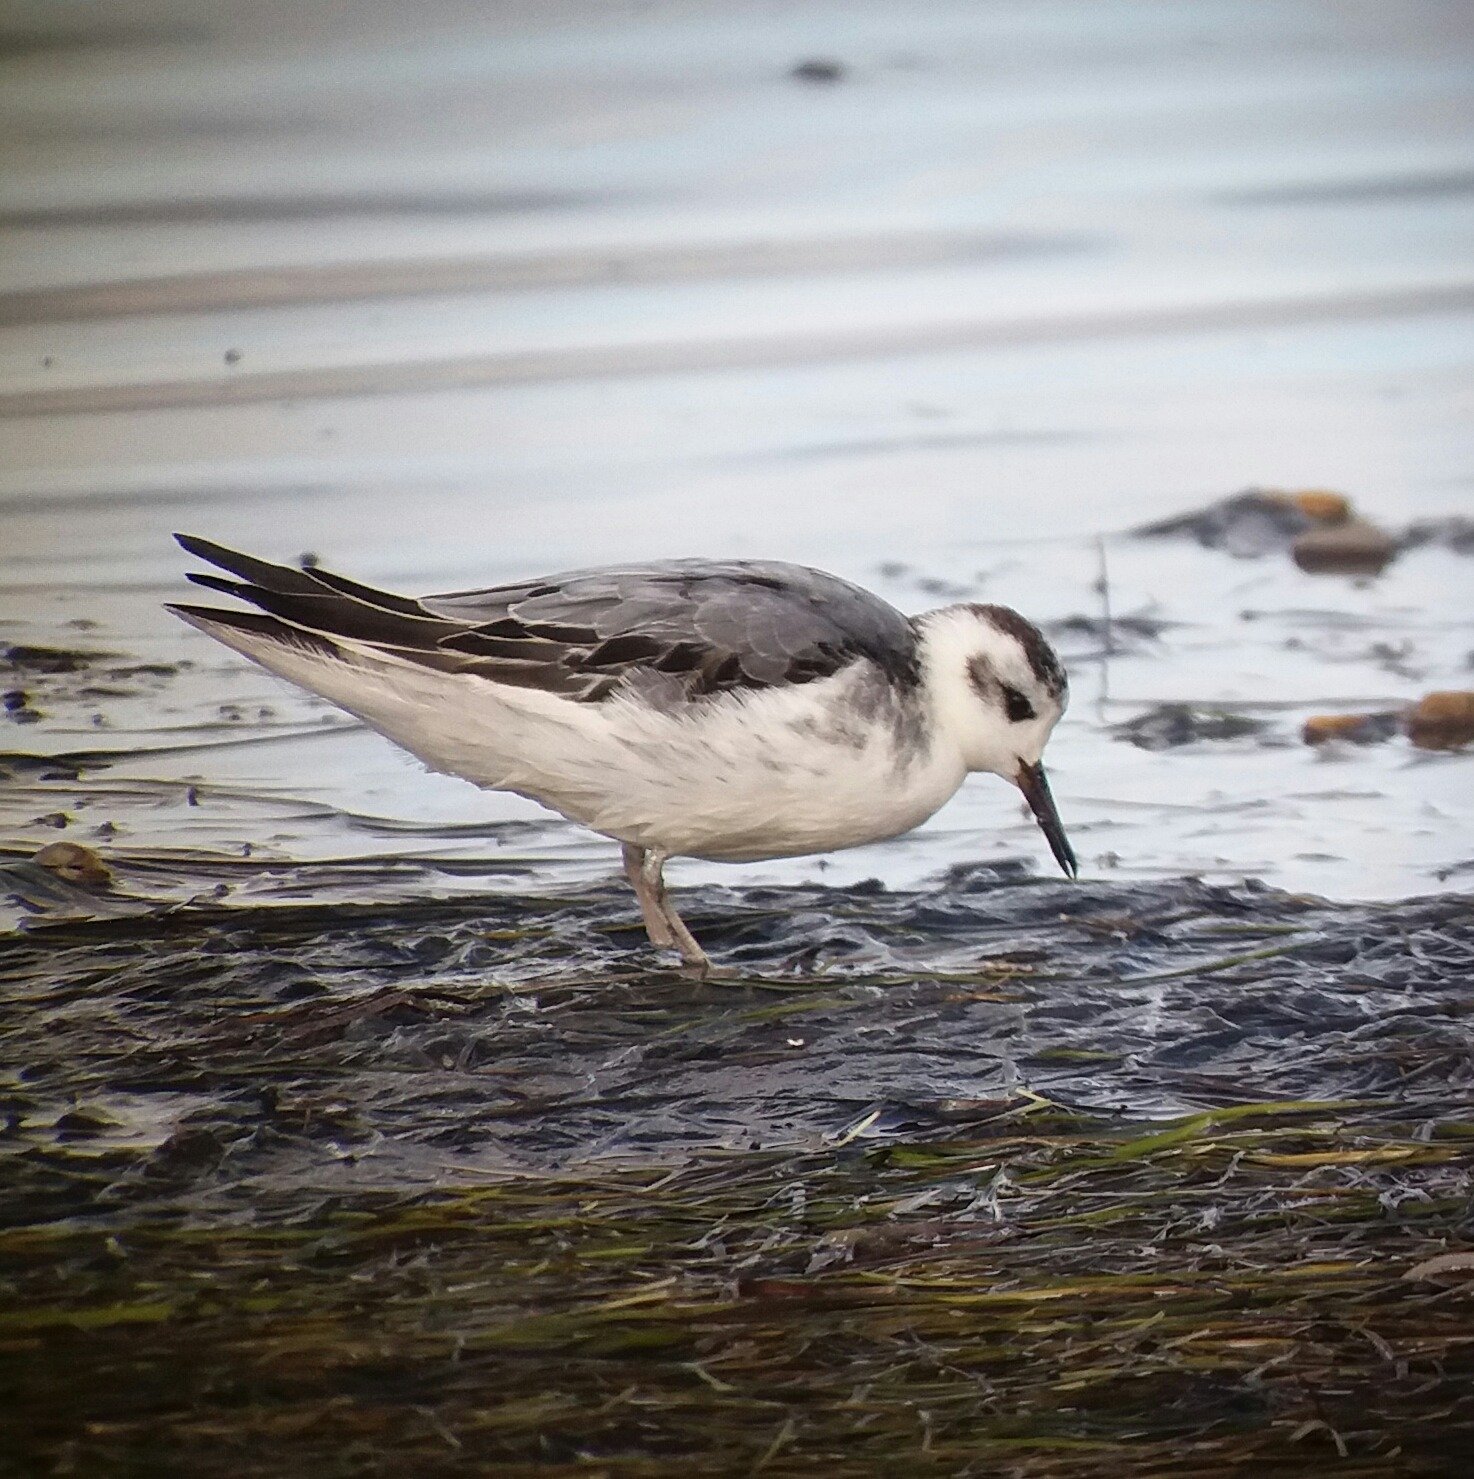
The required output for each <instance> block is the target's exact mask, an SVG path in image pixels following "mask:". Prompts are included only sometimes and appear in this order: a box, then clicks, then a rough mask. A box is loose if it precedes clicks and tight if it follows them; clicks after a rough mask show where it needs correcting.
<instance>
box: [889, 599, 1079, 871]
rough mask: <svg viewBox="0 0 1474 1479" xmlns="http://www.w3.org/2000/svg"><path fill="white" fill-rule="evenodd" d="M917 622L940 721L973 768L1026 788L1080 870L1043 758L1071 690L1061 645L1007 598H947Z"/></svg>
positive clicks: (1065, 863)
mask: <svg viewBox="0 0 1474 1479" xmlns="http://www.w3.org/2000/svg"><path fill="white" fill-rule="evenodd" d="M916 629H917V631H918V632H919V633H920V635H921V664H922V672H923V676H924V678H925V682H926V686H927V690H928V693H929V695H930V698H931V703H932V713H933V715H934V717H935V719H936V721H937V726H938V729H939V730H940V732H941V733H942V734H944V735H946V736H947V737H948V738H949V739H950V740H951V742H952V743H953V744H954V745H956V747H957V750H958V753H959V754H960V755H961V756H962V763H963V765H964V766H966V768H967V769H968V770H970V771H973V770H988V771H992V772H993V773H994V774H995V775H1001V776H1002V777H1003V778H1004V779H1005V780H1007V781H1011V782H1012V783H1013V784H1014V785H1016V786H1017V787H1018V788H1019V789H1020V790H1021V791H1022V792H1023V793H1024V796H1025V798H1026V799H1027V800H1028V803H1029V805H1030V806H1031V807H1032V808H1033V811H1034V815H1035V816H1036V817H1037V818H1038V820H1039V825H1040V826H1041V827H1042V828H1043V829H1044V835H1045V836H1046V837H1047V838H1048V839H1049V846H1050V848H1051V850H1052V851H1053V853H1054V856H1055V858H1056V859H1057V860H1058V862H1059V865H1060V867H1062V868H1063V869H1064V870H1065V871H1066V872H1067V873H1069V874H1071V875H1073V874H1074V873H1075V871H1076V869H1075V856H1074V854H1073V853H1072V852H1071V851H1070V844H1069V842H1068V841H1067V840H1066V838H1065V832H1064V826H1063V824H1062V823H1061V822H1060V819H1059V813H1058V812H1057V811H1056V810H1055V806H1054V798H1053V797H1052V796H1051V795H1050V793H1049V782H1048V780H1047V779H1046V778H1045V774H1044V766H1043V764H1042V760H1043V755H1044V746H1045V744H1046V742H1047V741H1048V739H1049V736H1050V734H1051V733H1053V731H1054V726H1055V725H1056V724H1057V723H1059V718H1060V715H1061V714H1063V713H1064V711H1065V705H1066V704H1067V703H1068V702H1069V696H1070V690H1069V681H1068V679H1067V678H1066V677H1065V670H1064V667H1063V665H1062V664H1061V663H1060V660H1059V658H1058V657H1057V656H1056V655H1055V651H1054V649H1053V648H1052V647H1051V646H1050V645H1049V643H1048V642H1047V641H1045V639H1044V634H1043V633H1042V632H1041V631H1040V630H1039V628H1038V627H1036V626H1035V625H1034V624H1033V623H1032V622H1030V621H1026V620H1025V619H1024V618H1023V617H1022V616H1020V615H1019V614H1018V612H1017V611H1014V610H1012V609H1011V608H1010V607H1008V606H985V605H965V606H944V607H943V608H942V609H941V610H939V611H928V612H927V613H926V614H925V615H924V616H918V617H917V618H916Z"/></svg>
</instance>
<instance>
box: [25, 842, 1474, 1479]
mask: <svg viewBox="0 0 1474 1479" xmlns="http://www.w3.org/2000/svg"><path fill="white" fill-rule="evenodd" d="M691 912H692V914H693V916H699V917H701V919H702V925H703V929H704V931H705V933H706V936H707V938H709V939H710V940H711V942H712V943H713V945H714V946H715V947H716V949H717V953H718V956H719V959H720V963H721V964H722V966H723V967H724V971H725V979H723V980H720V981H718V982H715V983H712V984H708V985H703V986H696V985H693V984H692V983H691V982H689V981H686V980H684V979H682V978H680V977H678V976H676V975H674V974H673V973H670V972H667V971H664V970H661V969H658V968H654V967H653V966H652V965H651V962H650V959H649V957H648V956H646V955H643V954H642V953H641V951H640V949H639V946H638V941H637V938H636V932H635V931H634V929H633V928H632V926H631V924H630V921H629V919H628V913H629V911H628V908H627V900H625V899H624V898H623V896H622V895H620V894H617V893H614V892H612V891H608V890H603V889H589V890H582V891H577V892H575V893H571V894H564V895H557V896H553V895H545V896H541V897H539V896H518V897H509V896H492V897H487V898H482V899H476V900H465V899H457V900H455V901H452V902H447V901H443V900H442V901H435V900H425V901H423V902H422V903H420V904H418V905H411V906H395V907H394V908H392V909H386V908H384V907H383V906H369V905H365V906H363V907H361V908H358V909H354V908H351V907H344V906H340V905H336V904H334V905H331V906H318V905H314V904H312V903H311V902H302V903H297V904H282V903H274V904H270V905H255V906H247V905H239V904H238V905H234V906H232V907H223V906H196V907H192V908H184V909H180V908H172V909H168V910H156V911H154V912H151V913H149V914H147V915H142V916H136V917H129V918H124V919H101V920H90V921H89V920H80V921H79V920H70V921H68V920H59V921H57V922H55V923H50V924H46V923H43V924H41V925H39V926H37V927H33V928H32V929H31V930H29V931H27V932H26V933H24V934H21V935H14V936H9V937H4V938H0V1003H3V1006H0V1024H3V1025H0V1063H3V1064H4V1065H7V1067H6V1069H5V1070H4V1080H3V1083H4V1088H3V1096H4V1108H5V1111H6V1114H7V1116H8V1119H7V1124H6V1129H5V1134H4V1138H3V1140H0V1147H3V1149H0V1167H3V1175H4V1178H5V1185H6V1196H5V1198H4V1203H3V1218H4V1223H5V1226H4V1230H3V1231H0V1287H3V1291H4V1298H3V1302H0V1382H3V1386H4V1389H5V1391H6V1393H7V1401H6V1402H5V1403H4V1404H3V1406H0V1451H3V1452H8V1453H11V1454H13V1455H16V1456H17V1457H18V1460H19V1461H21V1462H24V1463H25V1464H27V1465H31V1466H36V1467H41V1468H43V1469H51V1470H57V1469H60V1470H62V1471H66V1470H68V1469H70V1470H71V1471H72V1472H116V1471H119V1470H128V1471H131V1470H132V1469H135V1468H138V1469H145V1468H146V1469H150V1470H152V1471H157V1470H158V1469H159V1468H161V1467H162V1468H165V1469H172V1468H178V1469H185V1470H188V1471H189V1472H190V1473H195V1474H211V1473H216V1472H219V1473H225V1472H227V1471H228V1472H230V1473H232V1474H239V1473H266V1472H300V1471H301V1470H303V1469H304V1468H306V1467H308V1466H309V1465H311V1466H315V1467H321V1468H322V1469H323V1470H324V1471H325V1472H328V1473H365V1472H389V1471H394V1472H415V1473H426V1474H435V1473H442V1472H443V1473H452V1472H477V1471H484V1470H485V1469H487V1468H488V1467H490V1468H494V1469H495V1471H496V1472H498V1473H508V1474H518V1473H529V1474H530V1473H533V1472H536V1473H560V1472H567V1473H574V1472H578V1473H588V1472H594V1473H601V1472H602V1473H608V1474H611V1475H614V1474H617V1475H641V1474H656V1473H663V1472H668V1471H669V1469H670V1468H671V1467H672V1466H673V1465H676V1464H681V1465H686V1466H688V1467H690V1468H692V1469H694V1470H695V1471H697V1472H710V1473H752V1472H764V1473H770V1474H784V1473H799V1472H825V1473H834V1474H870V1473H876V1472H889V1471H891V1470H892V1469H897V1468H899V1467H900V1466H902V1465H906V1464H915V1463H924V1464H931V1465H933V1466H935V1467H938V1468H940V1469H942V1470H943V1471H946V1472H956V1473H977V1474H995V1473H1009V1474H1019V1475H1044V1474H1048V1475H1068V1476H1077V1475H1078V1476H1082V1479H1084V1476H1093V1475H1105V1474H1119V1473H1120V1472H1122V1471H1123V1469H1124V1470H1125V1471H1128V1472H1132V1473H1141V1474H1169V1473H1171V1474H1177V1473H1182V1472H1185V1471H1187V1470H1188V1469H1189V1468H1191V1469H1193V1470H1196V1471H1199V1472H1203V1473H1208V1474H1237V1473H1243V1472H1245V1471H1246V1470H1248V1469H1250V1468H1254V1469H1256V1470H1258V1471H1260V1472H1264V1473H1269V1474H1291V1473H1300V1472H1304V1471H1305V1469H1306V1467H1308V1466H1310V1465H1312V1464H1314V1463H1316V1462H1318V1461H1320V1460H1323V1459H1325V1458H1329V1457H1335V1458H1337V1460H1338V1462H1339V1464H1340V1466H1341V1469H1342V1471H1344V1472H1348V1473H1353V1474H1355V1473H1366V1474H1371V1473H1378V1474H1385V1473H1408V1474H1439V1473H1452V1472H1455V1471H1456V1468H1455V1464H1456V1462H1457V1456H1458V1455H1460V1454H1462V1453H1464V1452H1466V1451H1467V1445H1468V1443H1469V1442H1470V1440H1471V1438H1474V1398H1471V1396H1470V1393H1471V1392H1474V1383H1471V1381H1470V1378H1471V1376H1474V1340H1471V1338H1470V1330H1471V1328H1474V1327H1471V1321H1470V1294H1471V1290H1474V1283H1471V1281H1470V1280H1469V1278H1468V1276H1467V1268H1466V1263H1465V1262H1461V1261H1460V1260H1459V1259H1457V1258H1455V1259H1452V1260H1450V1259H1448V1257H1447V1255H1449V1254H1450V1253H1458V1252H1460V1251H1461V1250H1466V1249H1468V1248H1469V1247H1470V1246H1471V1243H1474V1225H1471V1223H1470V1174H1471V1169H1474V1120H1471V1118H1470V1115H1469V1113H1468V1105H1469V1103H1470V1102H1471V1101H1474V1091H1471V1085H1474V1064H1471V1060H1470V1055H1469V1050H1468V1011H1469V996H1468V981H1469V979H1470V966H1471V964H1474V930H1471V929H1470V916H1471V912H1474V911H1471V907H1470V901H1469V900H1468V899H1464V898H1459V897H1457V896H1443V897H1439V898H1433V899H1426V900H1413V901H1404V902H1402V903H1400V904H1397V905H1377V906H1335V905H1328V904H1325V903H1323V902H1320V901H1315V900H1308V899H1299V898H1294V897H1292V896H1288V895H1284V894H1278V893H1275V892H1274V891H1272V890H1267V889H1263V888H1242V889H1224V888H1212V887H1208V886H1205V885H1202V884H1194V883H1191V882H1183V883H1179V884H1175V885H1168V886H1153V887H1149V886H1146V885H1137V886H1106V885H1099V884H1088V885H1081V886H1078V887H1069V886H1066V885H1056V884H1053V883H1044V882H1037V881H1033V880H1030V879H1028V878H1026V877H1014V878H1008V877H1006V876H1005V877H1004V878H1001V879H1000V878H998V877H996V876H987V875H986V874H985V873H984V872H982V871H981V870H980V871H979V872H977V873H976V874H974V875H971V876H968V875H963V876H958V877H954V878H952V879H950V880H949V881H948V882H947V883H946V884H945V885H944V886H942V887H939V888H937V889H935V890H933V891H931V892H929V893H923V894H890V893H887V892H885V891H883V890H875V889H857V890H823V889H753V890H749V891H746V892H744V893H732V892H729V891H725V890H715V889H714V890H707V891H704V892H699V893H698V894H697V896H696V898H695V899H694V901H693V908H692V911H691Z"/></svg>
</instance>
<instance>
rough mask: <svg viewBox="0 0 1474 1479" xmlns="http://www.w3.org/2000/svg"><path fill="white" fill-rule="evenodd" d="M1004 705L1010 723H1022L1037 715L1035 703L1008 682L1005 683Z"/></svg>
mask: <svg viewBox="0 0 1474 1479" xmlns="http://www.w3.org/2000/svg"><path fill="white" fill-rule="evenodd" d="M1003 707H1004V709H1005V711H1006V712H1007V714H1008V722H1009V723H1010V724H1022V723H1023V722H1024V720H1025V719H1032V718H1034V717H1035V714H1034V706H1033V704H1031V703H1030V702H1029V701H1028V699H1026V698H1025V697H1024V696H1023V694H1021V693H1020V692H1019V691H1018V689H1017V688H1011V687H1009V685H1008V684H1007V683H1005V684H1004V685H1003Z"/></svg>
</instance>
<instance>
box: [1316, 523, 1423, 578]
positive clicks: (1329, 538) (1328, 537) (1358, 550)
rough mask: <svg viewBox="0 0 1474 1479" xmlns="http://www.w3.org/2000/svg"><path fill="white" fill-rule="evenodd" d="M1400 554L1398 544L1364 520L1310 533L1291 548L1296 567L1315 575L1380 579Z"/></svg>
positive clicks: (1327, 526) (1329, 525)
mask: <svg viewBox="0 0 1474 1479" xmlns="http://www.w3.org/2000/svg"><path fill="white" fill-rule="evenodd" d="M1396 554H1397V541H1396V540H1395V539H1394V538H1393V537H1392V536H1391V535H1390V534H1387V533H1385V532H1384V531H1383V530H1381V529H1379V528H1377V526H1376V525H1375V524H1369V523H1367V521H1366V520H1365V519H1346V520H1345V521H1344V522H1342V523H1339V524H1327V525H1324V526H1321V527H1317V528H1314V529H1308V530H1306V532H1305V533H1304V534H1301V535H1300V536H1299V537H1298V538H1297V539H1296V540H1295V542H1294V544H1292V545H1291V546H1290V555H1291V558H1292V559H1293V560H1294V561H1295V563H1296V564H1297V565H1298V566H1299V567H1300V568H1301V569H1302V570H1304V571H1306V572H1307V573H1308V574H1312V575H1378V574H1380V573H1381V572H1382V571H1383V570H1385V569H1386V568H1387V566H1388V565H1389V564H1390V563H1391V561H1392V559H1393V557H1394V556H1395V555H1396Z"/></svg>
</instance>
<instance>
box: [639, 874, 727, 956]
mask: <svg viewBox="0 0 1474 1479" xmlns="http://www.w3.org/2000/svg"><path fill="white" fill-rule="evenodd" d="M664 867H665V854H664V853H663V852H660V851H659V850H658V849H656V848H648V849H646V851H645V856H644V858H643V859H642V860H641V862H640V874H641V876H642V877H643V879H644V881H645V887H646V888H648V889H649V890H650V892H651V894H652V896H653V897H654V899H655V903H656V907H657V908H658V909H659V910H660V913H661V915H662V917H663V918H664V920H665V925H666V929H667V930H668V931H669V937H670V943H671V944H673V945H674V946H675V948H676V949H677V950H679V951H680V952H681V959H682V960H683V961H685V963H686V965H687V966H688V967H689V968H690V969H691V971H692V972H694V974H695V975H696V976H697V978H698V979H702V978H704V977H705V976H706V973H707V972H708V971H709V970H710V969H711V960H710V958H709V957H708V956H707V953H706V951H704V950H703V949H702V948H701V946H700V945H698V944H697V943H696V936H695V935H693V934H692V933H691V931H690V930H688V929H687V928H686V921H685V920H684V919H682V918H681V916H680V915H679V914H678V913H676V906H675V905H674V904H673V903H671V900H670V895H669V894H668V893H666V891H665V876H664V873H663V872H662V870H663V869H664ZM650 938H651V939H652V940H653V939H654V938H655V936H654V933H653V931H652V933H651V936H650Z"/></svg>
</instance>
